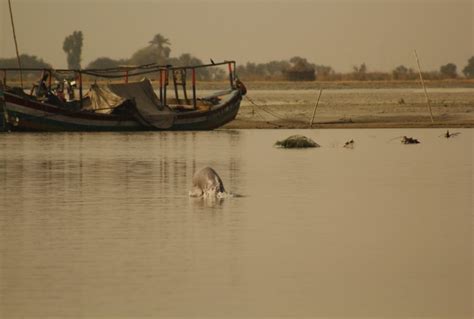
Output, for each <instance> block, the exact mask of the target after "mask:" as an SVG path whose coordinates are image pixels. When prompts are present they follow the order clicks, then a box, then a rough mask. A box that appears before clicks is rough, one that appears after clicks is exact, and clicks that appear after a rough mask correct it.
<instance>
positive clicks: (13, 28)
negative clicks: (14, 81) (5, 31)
mask: <svg viewBox="0 0 474 319" xmlns="http://www.w3.org/2000/svg"><path fill="white" fill-rule="evenodd" d="M8 8H9V9H10V21H11V23H12V31H13V40H14V41H15V49H16V58H17V60H18V67H19V68H20V84H21V88H22V89H23V72H22V71H21V60H20V53H19V51H18V42H17V41H16V32H15V23H13V12H12V3H11V0H8Z"/></svg>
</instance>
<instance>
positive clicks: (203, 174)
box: [189, 167, 226, 198]
mask: <svg viewBox="0 0 474 319" xmlns="http://www.w3.org/2000/svg"><path fill="white" fill-rule="evenodd" d="M225 194H226V191H225V188H224V183H222V180H221V178H220V177H219V175H218V174H217V173H216V171H215V170H213V169H212V168H210V167H205V168H203V169H201V170H199V171H197V172H196V173H195V174H194V176H193V188H192V190H191V191H190V192H189V196H191V197H218V198H222V197H224V196H225Z"/></svg>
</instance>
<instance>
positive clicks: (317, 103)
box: [309, 88, 323, 128]
mask: <svg viewBox="0 0 474 319" xmlns="http://www.w3.org/2000/svg"><path fill="white" fill-rule="evenodd" d="M321 94H323V89H322V88H320V89H319V95H318V100H317V101H316V105H315V106H314V110H313V116H312V117H311V122H309V128H312V127H313V122H314V116H315V115H316V109H317V108H318V105H319V100H320V99H321Z"/></svg>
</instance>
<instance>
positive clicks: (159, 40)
mask: <svg viewBox="0 0 474 319" xmlns="http://www.w3.org/2000/svg"><path fill="white" fill-rule="evenodd" d="M148 43H150V45H151V46H156V48H157V49H158V52H159V55H160V56H161V57H164V58H169V56H170V53H171V49H170V47H169V46H170V45H171V42H170V40H169V39H168V38H165V37H164V36H163V35H161V33H157V34H155V36H154V37H153V39H152V40H151V41H150V42H148Z"/></svg>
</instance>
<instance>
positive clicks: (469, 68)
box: [462, 56, 474, 78]
mask: <svg viewBox="0 0 474 319" xmlns="http://www.w3.org/2000/svg"><path fill="white" fill-rule="evenodd" d="M462 73H464V75H465V76H466V77H467V78H474V56H472V57H471V58H470V59H469V61H468V62H467V65H466V67H465V68H464V69H463V70H462Z"/></svg>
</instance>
